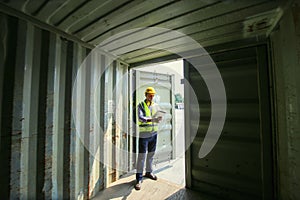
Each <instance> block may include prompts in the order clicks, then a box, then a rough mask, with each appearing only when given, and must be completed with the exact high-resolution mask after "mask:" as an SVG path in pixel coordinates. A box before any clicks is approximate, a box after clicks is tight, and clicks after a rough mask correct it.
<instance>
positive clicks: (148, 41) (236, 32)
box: [0, 0, 287, 63]
mask: <svg viewBox="0 0 300 200" xmlns="http://www.w3.org/2000/svg"><path fill="white" fill-rule="evenodd" d="M285 4H287V2H286V1H283V0H277V1H276V0H223V1H218V0H131V1H129V0H106V1H103V0H67V1H66V0H2V1H1V3H0V8H1V9H0V11H2V12H6V13H8V14H9V13H14V15H18V14H20V15H19V16H26V19H27V20H30V21H35V22H39V25H40V26H43V24H44V25H45V26H48V27H52V28H53V30H52V31H54V32H64V33H67V34H68V35H70V36H71V37H70V38H73V39H74V38H75V39H76V40H77V41H79V40H81V41H82V42H83V43H86V44H87V45H89V46H97V45H99V44H101V48H103V49H105V50H106V51H109V52H111V53H113V54H115V55H117V56H119V57H120V59H121V60H123V61H125V62H127V63H138V62H142V61H145V60H149V59H153V58H158V57H162V56H166V55H170V54H171V52H169V51H166V50H164V48H162V49H155V48H151V47H153V46H152V45H153V44H158V43H159V44H163V47H166V48H167V49H169V48H171V49H175V50H176V52H177V51H178V52H179V51H188V50H189V49H191V48H193V47H191V45H190V44H187V43H186V41H185V40H179V39H178V37H180V34H182V35H184V36H189V37H191V38H193V39H194V40H195V41H197V42H198V43H199V44H200V45H202V46H204V47H207V46H211V45H215V44H221V43H225V42H230V41H235V40H241V39H244V38H249V37H259V38H260V37H266V35H268V34H269V33H270V31H271V30H272V29H273V28H274V26H275V25H276V23H277V22H278V20H279V19H280V17H281V15H282V12H283V8H284V6H285ZM24 14H25V15H24ZM49 25H50V26H49ZM146 27H148V28H146ZM149 27H156V28H164V29H152V28H149ZM124 31H125V32H124ZM174 31H178V33H180V34H179V35H178V34H176V32H174ZM116 34H121V35H119V36H117V37H116ZM112 36H114V38H111V37H112Z"/></svg>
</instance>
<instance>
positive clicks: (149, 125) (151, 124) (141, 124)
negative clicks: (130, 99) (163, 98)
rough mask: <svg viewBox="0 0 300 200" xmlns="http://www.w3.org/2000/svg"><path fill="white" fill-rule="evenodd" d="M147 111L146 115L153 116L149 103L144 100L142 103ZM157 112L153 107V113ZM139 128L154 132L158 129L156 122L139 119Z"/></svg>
mask: <svg viewBox="0 0 300 200" xmlns="http://www.w3.org/2000/svg"><path fill="white" fill-rule="evenodd" d="M140 104H141V105H142V107H143V109H144V111H145V115H146V117H151V116H152V115H151V111H150V109H149V108H148V106H147V104H146V103H145V102H144V101H143V102H142V103H140ZM153 113H155V111H154V109H153V108H152V114H153ZM139 130H140V133H141V132H153V131H157V130H158V126H157V123H155V122H140V121H139Z"/></svg>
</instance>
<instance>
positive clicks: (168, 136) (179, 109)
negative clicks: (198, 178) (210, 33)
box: [130, 59, 185, 187]
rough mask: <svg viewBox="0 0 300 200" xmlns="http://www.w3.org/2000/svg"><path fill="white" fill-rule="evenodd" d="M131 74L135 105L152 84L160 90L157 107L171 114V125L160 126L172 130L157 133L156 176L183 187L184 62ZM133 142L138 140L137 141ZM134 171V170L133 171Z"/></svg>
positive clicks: (134, 143)
mask: <svg viewBox="0 0 300 200" xmlns="http://www.w3.org/2000/svg"><path fill="white" fill-rule="evenodd" d="M130 74H131V76H132V77H131V79H132V84H131V85H132V87H131V90H134V92H133V93H134V94H135V95H134V97H133V99H132V101H133V102H136V103H138V102H140V101H143V99H144V96H143V91H144V87H146V86H148V85H149V84H150V85H151V86H154V87H157V89H158V91H157V95H156V99H154V101H155V103H157V104H158V105H159V106H161V107H162V108H163V107H167V109H166V110H168V111H167V113H168V112H169V113H170V115H171V119H170V123H169V122H167V123H162V125H161V126H162V127H166V126H170V127H171V128H170V131H167V132H166V131H163V130H165V129H164V128H162V129H163V130H162V131H161V133H160V132H158V142H157V150H156V157H155V158H154V161H153V169H154V171H153V172H154V173H155V174H156V175H157V176H158V178H159V179H164V180H167V181H169V182H172V183H174V184H177V185H180V186H182V187H184V186H185V133H184V130H185V128H184V81H183V80H184V75H183V60H182V59H178V60H175V61H174V60H173V61H168V62H164V63H159V64H151V65H147V66H140V67H138V68H133V69H131V72H130ZM169 77H170V78H169ZM133 79H135V80H133ZM137 79H138V80H137ZM148 83H149V84H148ZM138 88H140V91H138V90H139V89H138ZM137 93H140V94H137ZM166 96H169V97H166ZM166 101H170V102H166ZM136 103H133V104H131V105H133V106H136V105H134V104H136ZM167 104H170V105H171V107H168V106H166V105H167ZM166 118H168V117H166ZM163 122H164V121H163ZM133 131H134V130H133ZM133 140H136V138H134V139H133ZM132 145H133V147H132V148H133V151H134V152H135V151H136V149H137V148H136V147H137V142H136V141H133V143H132ZM132 159H133V160H135V159H136V158H135V157H133V158H132ZM133 163H134V161H133ZM134 170H135V169H134V167H133V171H134Z"/></svg>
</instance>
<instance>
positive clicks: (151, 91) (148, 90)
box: [145, 87, 156, 94]
mask: <svg viewBox="0 0 300 200" xmlns="http://www.w3.org/2000/svg"><path fill="white" fill-rule="evenodd" d="M155 93H156V92H155V90H154V88H153V87H147V88H146V90H145V94H155Z"/></svg>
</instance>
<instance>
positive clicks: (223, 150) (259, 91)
mask: <svg viewBox="0 0 300 200" xmlns="http://www.w3.org/2000/svg"><path fill="white" fill-rule="evenodd" d="M259 49H261V48H259V47H252V48H250V47H249V48H243V49H238V50H230V51H224V52H223V53H215V54H212V55H211V57H212V58H213V60H214V62H215V63H216V65H217V67H218V68H219V70H220V72H221V75H222V79H223V81H224V84H225V89H226V96H227V114H226V121H225V125H224V128H223V131H222V134H221V137H220V138H219V140H218V142H217V144H216V145H215V147H214V148H213V150H212V151H211V152H210V153H209V154H208V155H207V156H206V157H205V158H202V159H199V158H198V152H199V149H200V146H201V145H202V143H203V139H204V137H205V135H206V132H207V129H208V125H209V122H210V117H211V102H210V96H209V93H208V90H207V87H206V84H205V82H204V81H203V79H202V78H201V76H200V75H199V73H198V72H197V71H196V70H195V68H194V67H193V66H192V65H191V64H189V63H187V62H186V63H185V68H186V69H185V70H186V71H185V73H186V76H187V79H188V80H189V82H190V84H191V85H192V87H193V89H194V91H195V93H196V95H197V98H198V105H199V108H200V123H199V124H195V123H196V121H195V120H194V119H190V122H188V124H186V126H190V127H191V129H193V127H194V128H196V127H197V126H199V128H198V132H197V135H196V137H195V139H194V141H193V142H192V145H191V146H190V149H189V151H188V152H189V153H188V154H189V155H188V158H189V156H190V158H189V160H188V161H187V162H188V163H189V164H188V166H190V168H189V169H188V171H189V170H190V171H189V172H190V179H189V180H190V187H191V188H194V189H198V190H200V191H203V192H206V193H210V194H212V195H215V196H217V197H219V198H221V197H222V198H224V199H270V198H271V197H272V192H271V191H272V163H271V162H272V161H271V156H272V155H271V153H270V152H271V151H272V146H271V144H270V137H271V133H270V115H268V109H267V107H268V104H266V103H267V101H268V94H267V92H266V91H267V90H266V89H267V88H268V85H267V82H264V84H263V85H262V84H261V82H260V79H265V78H266V77H265V75H266V70H264V69H267V62H266V60H267V59H266V49H264V48H262V49H261V50H262V51H261V50H260V51H259V54H258V53H257V51H258V50H259ZM198 60H200V61H201V58H200V59H198ZM198 64H199V66H201V67H202V68H204V69H207V70H209V65H207V64H208V63H207V64H206V63H205V60H203V62H202V63H198ZM259 67H260V68H262V69H260V68H259ZM264 88H265V89H264ZM198 105H191V107H190V110H189V112H191V113H192V112H193V111H192V108H193V106H198ZM262 113H265V114H262ZM263 122H264V123H263ZM264 159H265V161H264ZM188 182H189V181H188Z"/></svg>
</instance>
